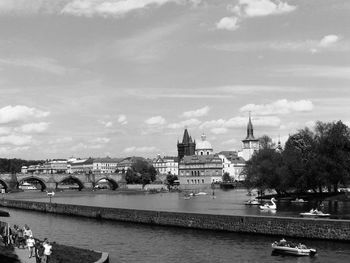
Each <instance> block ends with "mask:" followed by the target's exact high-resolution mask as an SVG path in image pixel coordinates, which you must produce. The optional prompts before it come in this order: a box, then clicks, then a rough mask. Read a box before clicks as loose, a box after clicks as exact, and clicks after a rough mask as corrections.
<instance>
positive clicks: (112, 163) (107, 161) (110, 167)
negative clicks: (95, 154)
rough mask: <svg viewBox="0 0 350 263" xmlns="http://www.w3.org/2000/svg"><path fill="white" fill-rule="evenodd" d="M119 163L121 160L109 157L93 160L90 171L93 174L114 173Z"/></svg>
mask: <svg viewBox="0 0 350 263" xmlns="http://www.w3.org/2000/svg"><path fill="white" fill-rule="evenodd" d="M120 161H121V159H118V158H111V157H105V158H94V160H93V163H92V171H93V172H94V173H115V172H116V170H117V165H118V163H119V162H120Z"/></svg>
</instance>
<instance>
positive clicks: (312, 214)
mask: <svg viewBox="0 0 350 263" xmlns="http://www.w3.org/2000/svg"><path fill="white" fill-rule="evenodd" d="M299 215H300V216H302V217H309V218H317V217H330V216H331V214H326V213H323V212H322V211H318V210H317V209H311V210H310V211H309V212H305V213H300V214H299Z"/></svg>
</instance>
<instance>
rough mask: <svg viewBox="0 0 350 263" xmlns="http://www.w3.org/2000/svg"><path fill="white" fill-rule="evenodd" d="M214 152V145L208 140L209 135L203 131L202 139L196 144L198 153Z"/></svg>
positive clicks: (207, 153)
mask: <svg viewBox="0 0 350 263" xmlns="http://www.w3.org/2000/svg"><path fill="white" fill-rule="evenodd" d="M209 154H213V147H212V146H211V143H210V142H208V141H207V137H206V136H205V134H204V133H203V134H202V136H201V140H200V141H199V142H198V143H197V144H196V155H209Z"/></svg>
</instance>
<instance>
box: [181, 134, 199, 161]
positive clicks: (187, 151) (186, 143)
mask: <svg viewBox="0 0 350 263" xmlns="http://www.w3.org/2000/svg"><path fill="white" fill-rule="evenodd" d="M195 152H196V141H194V140H192V137H191V136H190V135H189V134H188V131H187V128H185V131H184V135H183V138H182V142H181V143H180V142H179V141H177V153H178V159H179V161H180V160H181V159H182V158H183V157H184V156H190V155H195Z"/></svg>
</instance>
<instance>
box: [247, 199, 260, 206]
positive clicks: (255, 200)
mask: <svg viewBox="0 0 350 263" xmlns="http://www.w3.org/2000/svg"><path fill="white" fill-rule="evenodd" d="M245 205H261V203H260V201H259V200H258V199H250V200H248V201H247V202H245Z"/></svg>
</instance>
